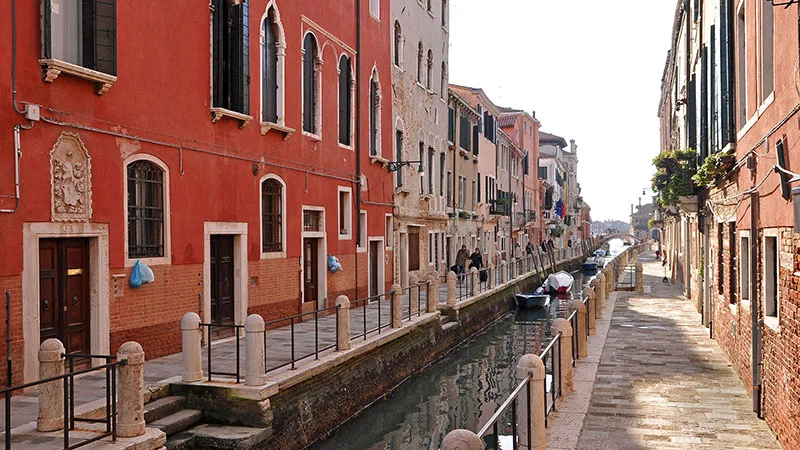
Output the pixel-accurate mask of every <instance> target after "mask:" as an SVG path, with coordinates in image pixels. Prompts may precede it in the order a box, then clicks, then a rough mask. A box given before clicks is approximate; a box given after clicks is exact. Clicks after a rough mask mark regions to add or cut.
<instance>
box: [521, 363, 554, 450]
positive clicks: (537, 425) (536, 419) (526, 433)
mask: <svg viewBox="0 0 800 450" xmlns="http://www.w3.org/2000/svg"><path fill="white" fill-rule="evenodd" d="M529 375H530V377H531V378H530V381H528V389H525V390H523V391H522V392H523V393H524V394H523V393H520V396H521V398H522V399H523V401H522V402H520V405H519V406H517V410H518V411H519V415H518V416H517V417H518V418H519V422H520V423H521V424H522V425H521V426H520V429H519V443H520V448H526V449H529V450H544V449H546V448H547V429H546V428H545V425H544V405H545V401H546V400H545V393H544V392H545V390H544V389H543V387H542V386H543V384H544V379H545V369H544V363H543V362H542V360H541V359H540V358H539V357H538V356H537V355H531V354H528V355H523V356H522V358H520V359H519V363H518V364H517V379H518V380H519V381H523V380H524V379H525V378H527V377H528V376H529ZM526 395H527V398H526V397H525V396H526ZM528 405H530V408H531V411H528ZM528 418H530V421H528ZM529 439H530V443H531V445H530V447H528V440H529Z"/></svg>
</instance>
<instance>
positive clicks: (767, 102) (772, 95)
mask: <svg viewBox="0 0 800 450" xmlns="http://www.w3.org/2000/svg"><path fill="white" fill-rule="evenodd" d="M774 101H775V91H774V90H773V91H772V93H770V94H769V95H768V96H767V98H766V99H764V102H763V103H761V106H759V107H758V115H759V116H760V115H761V114H764V111H766V110H767V108H769V105H771V104H772V102H774Z"/></svg>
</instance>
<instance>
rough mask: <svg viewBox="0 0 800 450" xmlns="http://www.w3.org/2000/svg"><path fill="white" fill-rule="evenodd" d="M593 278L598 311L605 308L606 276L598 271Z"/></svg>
mask: <svg viewBox="0 0 800 450" xmlns="http://www.w3.org/2000/svg"><path fill="white" fill-rule="evenodd" d="M595 280H597V300H598V302H597V303H598V305H599V308H600V311H603V310H604V309H606V298H607V296H606V276H605V275H604V274H603V272H600V274H599V275H597V278H595Z"/></svg>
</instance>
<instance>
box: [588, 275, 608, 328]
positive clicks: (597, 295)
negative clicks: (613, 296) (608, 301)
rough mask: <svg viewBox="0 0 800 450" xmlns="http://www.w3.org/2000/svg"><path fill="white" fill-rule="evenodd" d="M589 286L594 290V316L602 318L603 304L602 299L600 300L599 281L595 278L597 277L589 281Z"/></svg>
mask: <svg viewBox="0 0 800 450" xmlns="http://www.w3.org/2000/svg"><path fill="white" fill-rule="evenodd" d="M589 287H591V288H592V290H593V291H594V304H595V306H596V307H597V309H596V310H595V312H594V316H595V318H597V319H602V318H603V307H604V306H605V305H604V304H603V301H602V300H600V282H599V281H598V280H597V278H595V279H594V280H592V282H591V283H589Z"/></svg>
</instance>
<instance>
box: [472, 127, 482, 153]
mask: <svg viewBox="0 0 800 450" xmlns="http://www.w3.org/2000/svg"><path fill="white" fill-rule="evenodd" d="M479 134H480V127H479V126H478V125H473V126H472V154H473V155H475V156H478V144H479V142H480V141H479V139H478V135H479Z"/></svg>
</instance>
